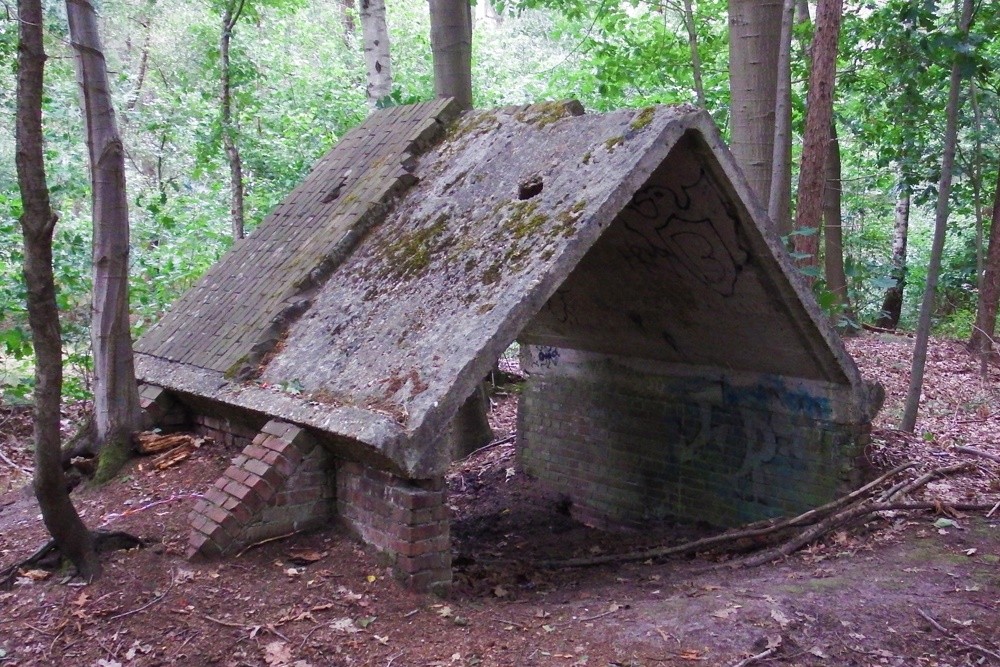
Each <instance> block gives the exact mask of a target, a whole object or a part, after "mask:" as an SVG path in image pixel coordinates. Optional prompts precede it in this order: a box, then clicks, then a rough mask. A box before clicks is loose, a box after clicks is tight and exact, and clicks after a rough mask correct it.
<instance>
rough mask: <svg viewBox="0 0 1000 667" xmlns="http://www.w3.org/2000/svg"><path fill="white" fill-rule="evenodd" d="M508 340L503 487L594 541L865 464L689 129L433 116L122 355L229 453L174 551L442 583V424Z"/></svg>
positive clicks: (748, 205)
mask: <svg viewBox="0 0 1000 667" xmlns="http://www.w3.org/2000/svg"><path fill="white" fill-rule="evenodd" d="M331 188H333V189H335V190H336V193H337V195H336V196H335V197H330V192H331V191H332V190H331ZM515 340H518V341H520V343H521V359H522V365H523V367H524V368H525V369H526V370H528V371H529V373H530V375H529V379H528V381H527V387H526V390H525V392H524V395H523V397H522V401H521V406H520V409H519V416H518V421H519V424H518V437H519V441H518V446H519V451H520V456H521V459H522V462H523V464H524V467H525V470H526V471H527V472H528V473H529V474H532V475H534V476H535V477H537V478H539V479H540V480H542V481H543V482H544V483H545V484H547V485H548V486H550V487H552V488H554V489H556V490H558V491H560V492H562V493H565V494H567V495H569V496H570V497H571V498H572V500H573V508H574V511H575V512H576V513H577V516H578V518H580V519H582V520H584V521H587V522H589V523H595V524H602V525H605V526H616V525H617V526H638V525H642V524H643V523H645V522H648V521H655V520H658V519H662V518H665V517H668V516H674V517H681V518H687V519H698V520H704V521H707V522H710V523H714V524H717V525H731V524H735V523H739V522H742V521H746V520H752V519H757V518H762V517H765V516H774V515H777V514H782V513H787V512H793V511H798V510H801V509H804V508H807V507H809V506H812V505H815V504H818V503H821V502H824V501H826V500H829V499H830V498H832V497H833V496H834V495H836V494H837V493H839V492H841V491H843V490H845V489H847V488H850V487H851V486H853V485H855V484H857V482H858V481H859V480H860V478H861V477H862V476H863V474H864V465H863V450H864V446H865V444H866V442H867V440H866V439H867V434H868V428H869V424H870V421H871V418H872V417H873V415H874V412H875V410H877V408H878V392H877V390H875V389H873V388H871V387H869V386H868V385H866V384H865V383H864V382H863V381H862V380H861V378H860V376H859V375H858V372H857V368H856V367H855V365H854V364H853V362H852V361H851V359H850V358H849V357H848V355H847V354H846V352H845V351H844V349H843V347H842V345H841V344H840V342H839V340H838V338H837V336H836V334H835V332H833V331H832V330H831V328H830V327H829V325H828V324H827V322H826V320H825V319H824V317H823V316H822V314H821V313H820V312H819V310H818V308H817V306H816V304H815V302H814V301H813V300H812V297H811V295H810V294H809V293H808V290H807V289H806V288H804V286H803V285H802V284H801V283H800V282H799V281H798V278H797V276H796V273H795V270H794V268H793V267H792V266H791V263H790V261H789V259H788V257H787V254H786V253H785V251H784V250H783V248H782V247H781V244H780V242H779V241H778V239H776V238H775V237H774V235H773V234H772V233H771V232H770V231H769V230H768V225H767V224H766V222H765V219H764V216H763V214H762V213H761V212H760V211H759V209H758V207H757V205H756V203H755V202H754V200H753V199H752V197H751V196H750V195H749V194H748V190H747V187H746V185H745V182H744V181H743V179H742V176H741V174H739V172H738V170H736V168H735V167H734V165H733V163H732V159H731V157H730V156H729V154H728V151H727V150H726V148H725V146H724V145H723V144H722V142H721V139H720V138H719V136H718V133H717V131H716V130H715V128H714V126H713V125H712V124H711V121H710V120H709V119H708V117H707V115H706V114H705V113H704V112H700V111H697V110H694V109H691V108H685V107H673V108H669V107H651V108H648V109H644V110H641V111H633V110H622V111H619V112H614V113H610V114H602V115H597V114H583V113H582V109H581V108H580V107H579V105H578V104H575V103H549V104H542V105H535V106H529V107H518V108H510V109H501V110H496V111H476V112H468V113H466V114H463V115H461V116H459V115H458V114H457V112H456V111H455V109H454V107H453V105H451V104H450V103H449V102H448V101H437V102H429V103H424V104H420V105H414V106H411V107H395V108H392V109H387V110H384V111H380V112H377V113H375V114H373V115H372V117H370V118H369V120H368V121H366V122H365V123H364V124H363V125H362V126H360V127H359V128H356V129H355V130H353V131H352V132H351V133H349V134H348V135H347V136H345V137H344V138H343V139H342V140H341V142H340V143H338V145H337V146H336V147H335V148H334V149H333V150H332V151H331V152H330V153H329V154H328V155H327V156H326V157H324V158H323V160H321V161H320V163H318V164H317V166H316V168H314V170H313V172H312V173H311V174H310V175H309V176H308V177H307V178H306V179H305V181H304V182H303V184H302V185H301V186H299V188H296V190H295V191H294V192H293V193H292V194H291V195H289V197H288V199H286V200H285V202H283V203H282V204H281V205H279V207H278V208H277V209H276V210H275V211H274V212H273V213H272V214H271V215H269V216H268V218H267V219H266V220H265V221H264V222H263V223H262V224H261V227H260V228H258V230H256V231H255V232H254V234H252V235H251V236H250V237H249V238H247V239H246V240H245V241H243V242H241V243H240V244H238V245H237V246H235V247H234V248H233V249H232V250H231V251H230V253H228V254H227V255H226V256H225V257H224V258H223V259H222V260H220V262H219V263H218V264H217V265H216V266H214V267H213V268H212V269H211V270H210V271H209V272H208V273H207V274H206V276H205V277H204V278H203V279H202V281H200V282H199V283H198V284H197V285H196V286H195V287H194V288H193V289H192V290H191V291H189V292H188V293H187V294H185V295H184V297H182V298H181V299H180V300H179V301H178V303H177V304H176V305H175V307H174V308H173V309H172V310H171V312H170V313H168V314H167V315H166V316H165V317H164V318H163V319H162V320H161V321H160V322H159V323H158V324H157V325H156V326H155V327H153V328H152V329H151V330H150V331H149V332H148V333H147V334H146V335H145V336H144V337H143V338H142V339H141V340H140V341H139V342H138V344H137V352H138V369H139V376H140V378H141V380H142V381H143V382H144V383H145V386H144V387H143V393H142V396H143V404H144V407H145V408H146V409H147V412H148V413H149V414H150V416H151V418H152V420H153V421H155V422H157V423H159V424H160V425H162V426H167V427H169V426H179V425H182V424H194V425H195V426H196V427H197V428H198V429H199V430H201V431H203V432H206V433H209V434H211V435H214V436H215V437H216V438H218V439H222V440H223V441H224V442H226V443H227V444H230V445H232V446H234V447H236V448H239V449H240V454H239V455H238V456H236V457H235V458H234V459H233V462H232V465H231V466H230V468H229V469H228V470H227V471H226V472H225V474H224V475H223V476H222V477H221V478H220V479H219V480H217V481H216V483H215V484H214V485H213V487H212V488H211V489H209V490H208V491H207V492H206V493H205V496H204V498H203V500H201V501H199V503H198V504H197V505H196V507H195V509H194V511H193V512H192V533H191V540H190V554H191V555H192V556H196V555H204V556H207V555H213V554H226V553H232V552H234V551H237V550H238V549H239V548H241V547H242V545H245V544H247V543H250V542H253V541H257V540H260V539H263V538H266V537H270V536H273V535H280V534H283V533H286V532H289V530H292V529H298V528H302V527H306V526H312V525H322V524H324V523H326V522H329V521H331V520H332V519H334V518H335V517H337V518H339V520H340V521H341V522H343V523H344V524H346V525H347V526H348V527H349V528H350V529H351V530H352V531H353V532H355V533H356V534H357V535H359V536H360V537H361V538H362V539H363V540H364V541H366V542H368V543H369V544H371V545H373V546H375V547H376V548H377V549H379V550H381V551H383V552H385V553H386V554H388V556H389V558H390V559H391V560H392V562H393V564H394V568H395V571H396V573H397V575H398V576H399V577H400V578H401V579H402V580H404V581H405V582H406V583H407V584H408V585H411V586H413V587H417V588H423V589H433V588H439V587H444V586H447V585H448V583H449V582H450V579H451V568H450V565H451V560H450V559H451V555H450V540H449V522H448V513H447V506H446V503H445V501H446V498H445V495H446V493H445V487H444V474H445V472H446V470H447V467H448V464H449V463H450V462H451V460H452V458H453V451H454V449H453V444H452V443H451V439H450V438H449V436H448V433H449V432H453V431H454V428H453V425H454V424H455V422H456V415H461V413H462V411H463V410H465V409H467V406H468V403H467V399H468V397H469V396H470V395H472V394H473V393H474V392H475V391H476V390H477V388H478V387H479V383H480V381H481V379H482V377H483V376H484V375H485V374H486V373H487V372H488V371H489V370H490V368H491V367H492V365H493V363H494V362H495V360H496V359H497V358H498V357H499V356H500V354H501V353H502V352H503V350H504V349H506V347H507V346H508V345H509V344H510V343H511V342H512V341H515ZM463 406H466V407H465V408H463Z"/></svg>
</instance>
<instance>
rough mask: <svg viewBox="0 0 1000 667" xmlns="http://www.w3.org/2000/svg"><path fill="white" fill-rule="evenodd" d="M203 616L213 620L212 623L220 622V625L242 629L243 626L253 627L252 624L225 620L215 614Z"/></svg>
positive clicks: (207, 619)
mask: <svg viewBox="0 0 1000 667" xmlns="http://www.w3.org/2000/svg"><path fill="white" fill-rule="evenodd" d="M201 617H202V618H204V619H205V620H206V621H212V623H218V624H219V625H224V626H226V627H227V628H240V629H243V628H248V627H252V626H248V625H246V624H244V623H234V622H233V621H224V620H222V619H221V618H216V617H214V616H209V615H208V614H202V615H201Z"/></svg>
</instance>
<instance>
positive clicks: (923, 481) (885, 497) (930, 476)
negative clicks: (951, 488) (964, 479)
mask: <svg viewBox="0 0 1000 667" xmlns="http://www.w3.org/2000/svg"><path fill="white" fill-rule="evenodd" d="M975 467H976V466H975V464H974V463H958V464H956V465H953V466H945V467H944V468H935V469H934V470H929V471H927V472H925V473H924V474H923V475H921V476H920V477H917V478H916V479H914V480H913V481H911V482H908V483H907V484H903V485H902V486H899V485H896V486H894V487H893V488H891V489H889V490H888V491H886V492H885V493H883V494H882V495H881V496H879V499H878V502H890V501H892V500H894V499H896V498H899V497H900V496H905V495H907V494H910V493H913V492H914V491H916V490H917V489H920V488H923V487H925V486H927V485H928V484H929V483H931V482H933V481H934V480H935V479H939V478H941V477H947V476H948V475H957V474H959V473H963V472H968V471H970V470H973V469H975ZM897 487H898V488H897Z"/></svg>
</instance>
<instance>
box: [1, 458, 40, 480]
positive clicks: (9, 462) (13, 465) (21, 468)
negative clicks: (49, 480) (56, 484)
mask: <svg viewBox="0 0 1000 667" xmlns="http://www.w3.org/2000/svg"><path fill="white" fill-rule="evenodd" d="M0 460H2V461H3V462H4V463H6V464H7V465H9V466H10V467H11V468H14V469H15V470H19V471H21V472H23V473H24V474H26V475H31V474H34V471H33V470H32V469H31V468H26V467H24V466H22V465H18V464H17V463H15V462H14V461H12V460H10V459H9V458H7V455H6V454H4V453H3V452H0Z"/></svg>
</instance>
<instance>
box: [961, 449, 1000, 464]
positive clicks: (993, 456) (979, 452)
mask: <svg viewBox="0 0 1000 667" xmlns="http://www.w3.org/2000/svg"><path fill="white" fill-rule="evenodd" d="M952 449H954V450H955V451H956V452H962V453H963V454H972V455H973V456H981V457H982V458H984V459H989V460H990V461H993V462H994V463H1000V456H997V455H996V454H990V453H989V452H984V451H983V450H981V449H976V448H975V447H966V446H965V445H955V446H954V447H952Z"/></svg>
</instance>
